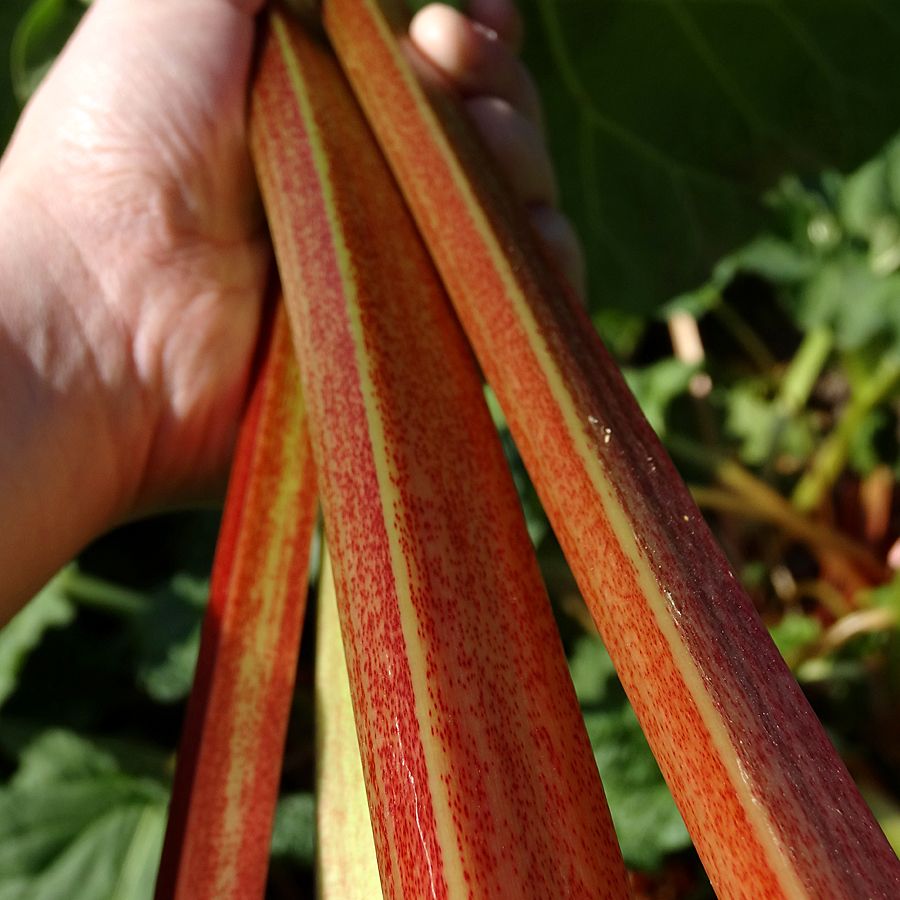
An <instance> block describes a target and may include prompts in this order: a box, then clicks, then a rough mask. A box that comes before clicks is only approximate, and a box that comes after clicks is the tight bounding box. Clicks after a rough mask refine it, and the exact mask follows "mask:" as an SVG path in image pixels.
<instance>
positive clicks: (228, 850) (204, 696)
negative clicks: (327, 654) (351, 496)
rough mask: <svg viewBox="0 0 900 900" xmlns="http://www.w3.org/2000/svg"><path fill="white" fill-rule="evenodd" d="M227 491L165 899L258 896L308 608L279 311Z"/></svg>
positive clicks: (305, 528)
mask: <svg viewBox="0 0 900 900" xmlns="http://www.w3.org/2000/svg"><path fill="white" fill-rule="evenodd" d="M264 346H266V350H265V358H264V360H263V361H262V365H261V367H260V369H259V372H258V375H257V378H256V382H255V387H254V390H253V395H252V397H251V401H250V405H249V407H248V409H247V412H246V414H245V418H244V421H243V424H242V426H241V432H240V436H239V439H238V446H237V450H236V453H235V462H234V466H233V468H232V472H231V480H230V483H229V486H228V496H227V498H226V501H225V514H224V517H223V520H222V526H221V531H220V533H219V542H218V546H217V548H216V558H215V563H214V566H213V575H212V584H211V589H210V600H209V607H208V609H207V613H206V618H205V620H204V623H203V633H202V637H201V640H200V655H199V658H198V661H197V673H196V676H195V678H194V687H193V690H192V692H191V697H190V701H189V703H188V708H187V713H186V714H185V723H184V731H183V734H182V737H181V747H180V750H179V754H178V765H177V769H176V773H175V784H174V788H173V792H172V804H171V810H170V813H169V826H168V830H167V832H166V840H165V845H164V848H163V858H162V863H161V865H160V872H159V877H158V879H157V885H156V896H157V897H158V898H160V900H170V898H173V897H179V898H185V900H203V898H217V900H223V898H233V900H246V898H248V897H262V896H263V893H264V891H265V885H266V873H267V871H268V865H269V843H270V840H271V831H272V821H273V816H274V812H275V803H276V800H277V799H278V784H279V780H280V777H281V758H282V754H283V753H284V739H285V730H286V728H287V719H288V713H289V711H290V706H291V696H292V694H293V687H294V673H295V670H296V666H297V652H298V648H299V643H300V630H301V627H302V623H303V614H304V611H305V608H306V592H307V567H308V563H309V550H310V539H311V536H312V530H313V527H314V524H315V511H316V493H315V472H314V470H313V464H312V452H311V449H310V444H309V432H308V431H307V427H306V415H305V412H304V406H303V400H302V398H301V395H300V378H299V373H298V370H297V364H296V362H295V359H294V351H293V347H292V344H291V339H290V332H289V330H288V328H287V319H286V317H285V314H284V310H283V308H282V307H281V306H280V304H279V307H278V309H277V311H276V314H275V320H274V323H273V326H272V329H271V335H270V337H269V338H268V342H267V344H265V345H264Z"/></svg>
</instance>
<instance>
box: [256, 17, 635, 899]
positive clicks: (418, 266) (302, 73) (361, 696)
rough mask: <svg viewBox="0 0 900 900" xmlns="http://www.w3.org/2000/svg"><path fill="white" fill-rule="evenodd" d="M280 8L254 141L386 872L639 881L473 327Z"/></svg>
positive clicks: (402, 881) (324, 69) (574, 892)
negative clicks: (498, 429) (480, 365)
mask: <svg viewBox="0 0 900 900" xmlns="http://www.w3.org/2000/svg"><path fill="white" fill-rule="evenodd" d="M270 23H271V31H270V33H269V36H268V38H267V40H266V43H265V46H264V48H263V52H262V56H261V60H260V72H259V76H258V82H257V88H256V90H255V94H254V102H253V109H252V116H251V123H252V127H251V132H252V147H253V152H254V157H255V160H256V163H257V168H258V171H259V174H260V181H261V185H262V189H263V197H264V201H265V204H266V209H267V212H268V215H269V219H270V225H271V229H272V233H273V237H274V241H275V247H276V255H277V257H278V263H279V268H280V272H281V277H282V281H283V283H284V285H285V292H286V299H287V303H288V307H289V310H290V313H291V316H292V326H293V329H294V335H295V340H296V342H297V345H298V351H299V358H300V360H301V370H302V379H303V385H304V395H305V397H306V398H307V402H308V406H309V417H310V429H311V432H312V437H313V448H314V454H315V457H316V463H317V472H318V477H319V486H320V494H321V498H322V507H323V513H324V516H325V523H326V530H327V533H328V542H329V547H330V549H331V553H332V557H333V560H334V571H335V582H336V588H337V595H338V601H339V608H340V617H341V624H342V631H343V634H344V643H345V647H346V650H347V663H348V669H349V673H350V683H351V692H352V695H353V700H354V708H355V714H356V721H357V731H358V734H359V741H360V747H361V751H362V760H363V771H364V774H365V778H366V783H367V792H368V797H369V805H370V808H371V810H372V820H373V832H374V837H375V844H376V848H377V851H378V856H379V867H380V870H381V878H382V886H383V889H384V893H385V894H386V895H387V896H391V897H401V896H402V897H409V898H417V900H418V898H426V897H461V896H473V897H497V896H516V897H581V896H584V897H623V896H627V894H628V888H627V881H626V877H625V871H624V867H623V865H622V861H621V857H620V854H619V850H618V847H617V845H616V842H615V837H614V834H613V831H612V826H611V822H610V819H609V813H608V811H607V808H606V803H605V800H604V798H603V794H602V789H601V787H600V784H599V779H598V776H597V771H596V766H595V763H594V760H593V755H592V753H591V750H590V746H589V743H588V741H587V736H586V734H585V732H584V726H583V723H582V720H581V715H580V712H579V709H578V706H577V702H576V700H575V696H574V692H573V690H572V686H571V682H570V680H569V677H568V672H567V668H566V665H565V658H564V655H563V652H562V647H561V644H560V641H559V636H558V634H557V633H556V629H555V625H554V622H553V618H552V615H551V612H550V608H549V604H548V602H547V598H546V594H545V592H544V589H543V586H542V584H541V582H540V577H539V573H538V570H537V565H536V561H535V558H534V554H533V551H532V549H531V545H530V542H529V541H528V537H527V533H526V531H525V527H524V522H523V520H522V515H521V511H520V509H519V505H518V498H517V496H516V493H515V489H514V487H513V485H512V481H511V478H510V476H509V472H508V471H507V469H506V464H505V460H504V458H503V454H502V450H501V448H500V444H499V441H498V439H497V436H496V434H495V432H494V429H493V425H492V423H491V420H490V416H489V414H488V412H487V409H486V407H485V405H484V401H483V397H482V390H481V382H480V379H479V376H478V373H477V370H476V368H475V366H474V363H473V360H472V358H471V353H470V351H469V348H468V346H467V344H466V342H465V339H464V338H463V336H462V334H461V332H460V330H459V327H458V325H457V323H456V320H455V318H454V317H453V314H452V312H451V311H450V309H449V307H448V305H447V302H446V297H445V295H444V293H443V290H442V288H441V285H440V282H439V281H438V279H437V276H436V274H435V272H434V269H433V268H432V266H431V263H430V261H429V259H428V257H427V254H426V252H425V250H424V247H423V246H422V244H421V241H420V239H419V237H418V235H417V232H416V229H415V227H414V225H413V223H412V221H411V219H410V218H409V215H408V213H407V212H406V209H405V207H404V205H403V203H402V200H401V199H400V197H399V194H398V192H397V190H396V187H395V186H394V184H393V180H392V178H391V176H390V174H389V172H388V170H387V168H386V166H385V164H384V162H383V160H382V158H381V156H380V154H379V153H378V151H377V149H376V147H375V145H374V142H373V141H372V139H371V136H370V135H369V132H368V130H367V128H366V126H365V124H364V122H363V120H362V118H361V115H360V113H359V111H358V109H357V107H356V105H355V103H354V102H353V100H352V97H351V95H350V93H349V90H348V89H347V87H346V84H345V83H344V81H343V79H342V77H341V76H340V74H339V71H338V69H337V67H336V65H335V63H334V62H333V60H332V59H331V57H330V55H329V54H328V53H327V52H326V51H324V50H323V49H322V48H321V47H320V46H318V45H317V44H315V43H314V42H313V41H312V40H311V39H310V38H308V37H306V36H304V35H303V34H302V33H299V32H298V31H297V30H296V28H295V27H294V26H292V25H290V24H289V22H288V21H287V20H285V19H284V18H282V17H280V16H278V15H277V14H276V15H273V16H272V18H271V20H270Z"/></svg>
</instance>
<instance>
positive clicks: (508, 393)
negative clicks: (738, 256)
mask: <svg viewBox="0 0 900 900" xmlns="http://www.w3.org/2000/svg"><path fill="white" fill-rule="evenodd" d="M323 15H324V21H325V25H326V29H327V31H328V33H329V35H330V37H331V39H332V42H333V44H334V47H335V49H336V51H337V54H338V56H339V58H340V60H341V62H342V64H343V66H344V68H345V71H346V73H347V74H348V76H349V79H350V81H351V83H352V84H353V87H354V90H355V92H356V95H357V97H358V99H359V100H360V102H361V104H362V106H363V107H364V109H365V110H366V114H367V116H368V118H369V121H370V123H371V124H372V127H373V129H374V130H375V132H376V134H377V136H378V139H379V141H380V143H381V146H382V149H383V150H384V152H385V154H386V155H387V157H388V159H389V161H390V163H391V165H392V167H393V170H394V172H395V175H396V177H397V179H398V181H399V182H400V185H401V188H402V189H403V192H404V194H405V196H406V199H407V201H408V203H409V204H410V207H411V209H412V211H413V213H414V215H415V217H416V220H417V222H418V225H419V228H420V231H421V233H422V235H423V237H424V239H425V240H426V242H427V244H428V246H429V248H430V250H431V253H432V255H433V258H434V260H435V262H436V264H437V266H438V269H439V270H440V272H441V275H442V277H443V280H444V284H445V285H446V287H447V289H448V291H449V293H450V295H451V297H452V299H453V301H454V304H455V307H456V311H457V314H458V315H459V318H460V321H461V323H462V325H463V327H464V329H465V331H466V333H467V335H468V337H469V339H470V340H471V342H472V345H473V347H474V349H475V351H476V354H477V356H478V359H479V361H480V363H481V365H482V368H483V370H484V372H485V374H486V376H487V378H488V380H489V382H490V383H491V385H492V386H493V388H494V390H495V391H496V393H497V396H498V397H499V399H500V402H501V405H502V407H503V409H504V412H505V414H506V417H507V419H508V421H509V423H510V427H511V429H512V433H513V436H514V437H515V440H516V442H517V444H518V447H519V449H520V451H521V453H522V456H523V458H524V460H525V463H526V465H527V466H528V469H529V471H530V473H531V476H532V478H533V480H534V482H535V485H536V487H537V489H538V491H539V493H540V496H541V498H542V500H543V503H544V506H545V508H546V510H547V513H548V515H549V517H550V520H551V522H552V524H553V527H554V529H555V531H556V534H557V536H558V537H559V539H560V542H561V544H562V546H563V549H564V550H565V553H566V555H567V557H568V559H569V562H570V564H571V566H572V569H573V572H574V573H575V576H576V578H577V580H578V583H579V586H580V588H581V590H582V592H583V594H584V596H585V598H586V600H587V603H588V605H589V607H590V610H591V612H592V615H593V617H594V619H595V621H596V622H597V625H598V627H599V629H600V631H601V633H602V635H603V638H604V641H605V642H606V645H607V647H608V648H609V651H610V654H611V655H612V657H613V660H614V662H615V665H616V668H617V670H618V673H619V675H620V677H621V679H622V681H623V684H624V685H625V688H626V690H627V692H628V695H629V697H630V699H631V702H632V704H633V705H634V707H635V710H636V712H637V714H638V717H639V719H640V721H641V724H642V726H643V728H644V731H645V732H646V734H647V737H648V739H649V740H650V743H651V745H652V747H653V750H654V753H655V754H656V757H657V759H658V761H659V763H660V765H661V767H662V770H663V772H664V774H665V777H666V780H667V781H668V783H669V786H670V787H671V789H672V792H673V794H674V796H675V798H676V800H677V802H678V805H679V808H680V809H681V812H682V814H683V816H684V818H685V821H686V823H687V825H688V828H689V829H690V832H691V834H692V836H693V838H694V842H695V844H696V846H697V849H698V851H699V853H700V855H701V857H702V859H703V861H704V864H705V865H706V868H707V871H708V872H709V875H710V878H711V879H712V882H713V885H714V887H715V888H716V890H717V892H718V893H719V895H720V896H729V897H737V896H747V897H767V896H792V897H799V896H807V897H812V898H822V897H884V898H894V897H898V896H900V864H898V861H897V858H896V857H895V855H894V853H893V852H892V851H891V849H890V847H889V846H888V844H887V842H886V840H885V839H884V836H883V834H882V833H881V831H880V829H879V827H878V825H877V823H876V822H875V820H874V818H873V817H872V815H871V813H870V811H869V809H868V808H867V807H866V805H865V803H864V802H863V800H862V799H861V798H860V795H859V793H858V792H857V790H856V788H855V786H854V784H853V782H852V780H851V779H850V776H849V774H848V772H847V770H846V768H845V766H844V765H843V763H842V762H841V760H840V758H839V757H838V755H837V754H836V752H835V751H834V748H833V747H832V746H831V744H830V742H829V741H828V739H827V737H826V735H825V733H824V731H823V729H822V727H821V725H820V724H819V722H818V721H817V719H816V717H815V715H814V714H813V712H812V710H811V709H810V707H809V704H808V703H807V701H806V699H805V698H804V696H803V694H802V692H801V691H800V689H799V687H798V686H797V683H796V682H795V681H794V679H793V677H792V676H791V674H790V672H789V670H788V669H787V667H786V666H785V665H784V663H783V662H782V660H781V658H780V657H779V655H778V652H777V650H776V649H775V647H774V645H773V644H772V642H771V640H770V639H769V636H768V634H767V633H766V631H765V629H764V628H763V626H762V624H761V623H760V620H759V618H758V616H757V615H756V613H755V611H754V609H753V606H752V604H751V601H750V600H749V598H748V597H747V595H746V593H745V592H744V591H743V590H742V588H741V586H740V585H739V583H738V581H737V580H736V579H735V577H734V575H733V574H732V572H731V570H730V569H729V567H728V563H727V562H726V560H725V559H724V557H723V555H722V553H721V552H720V550H719V548H718V547H717V546H716V544H715V541H714V539H713V538H712V536H711V534H710V532H709V530H708V529H707V527H706V526H705V525H704V523H703V520H702V518H701V516H700V514H699V512H698V511H697V508H696V506H695V505H694V503H693V502H692V500H691V498H690V496H689V494H688V492H687V490H686V489H685V487H684V485H683V483H682V481H681V479H680V478H679V476H678V474H677V473H676V471H675V469H674V467H673V466H672V464H671V462H670V460H669V458H668V456H667V455H666V453H665V451H664V450H663V448H662V446H661V445H660V443H659V441H658V440H657V438H656V436H655V435H654V434H653V432H652V430H651V429H650V427H649V426H648V424H647V422H646V421H645V419H644V417H643V416H642V414H641V412H640V410H639V408H638V406H637V404H636V403H635V401H634V398H633V397H632V395H631V394H630V392H629V391H628V390H627V388H626V386H625V384H624V382H623V380H622V378H621V376H620V374H619V372H618V370H617V368H616V366H615V364H614V363H613V361H612V359H611V358H610V356H609V354H608V353H607V351H606V350H605V349H604V348H603V346H602V345H601V343H600V341H599V339H598V337H597V335H596V333H595V331H594V329H593V328H592V327H591V324H590V321H589V319H588V317H587V316H586V315H585V313H584V312H583V311H582V310H581V309H580V308H579V304H578V303H577V302H576V300H575V299H574V297H573V296H572V293H571V291H570V290H569V289H568V288H567V287H566V286H565V285H564V284H563V280H562V279H561V278H560V277H559V275H558V273H557V272H556V271H555V270H554V268H553V266H552V265H551V264H550V263H548V261H547V259H546V257H545V256H544V255H543V253H542V252H541V249H540V247H539V246H538V244H537V241H536V239H535V237H534V235H533V234H532V233H531V231H530V230H529V228H528V225H527V222H526V217H525V216H524V215H523V212H522V210H521V209H519V208H518V207H517V206H516V205H515V204H514V203H513V202H512V201H511V199H510V194H509V192H508V191H507V190H506V189H505V186H504V185H503V183H502V181H501V179H500V178H498V177H497V176H496V175H495V174H494V169H493V168H492V165H491V162H490V160H489V159H487V158H486V154H485V152H484V151H483V149H482V148H481V146H480V145H479V144H478V142H477V140H475V138H474V136H473V134H472V132H471V129H470V128H469V127H468V125H467V123H466V122H465V121H464V117H463V116H462V114H461V111H460V108H459V106H458V103H457V102H455V100H454V98H453V97H451V96H450V93H449V92H448V91H447V90H446V88H445V85H444V84H443V83H442V81H441V79H440V78H439V77H438V76H437V75H436V73H434V72H429V71H428V67H427V66H426V65H425V64H424V62H422V61H421V60H418V64H417V65H416V68H417V69H418V70H419V75H420V77H421V78H422V81H421V82H420V78H419V77H417V76H416V74H415V73H414V71H413V68H412V67H411V66H410V64H409V61H408V59H409V58H410V57H411V56H412V51H411V50H410V48H409V47H404V46H403V44H404V36H405V35H406V28H407V12H406V9H405V4H403V3H401V2H399V0H325V3H324V9H323Z"/></svg>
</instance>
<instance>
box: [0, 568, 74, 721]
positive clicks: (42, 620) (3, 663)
mask: <svg viewBox="0 0 900 900" xmlns="http://www.w3.org/2000/svg"><path fill="white" fill-rule="evenodd" d="M65 577H66V572H65V571H63V572H61V573H60V574H59V575H57V576H56V578H53V579H52V580H51V581H50V582H49V583H48V584H47V586H46V587H45V588H44V589H43V590H42V591H41V592H40V593H39V594H38V595H37V596H36V597H35V598H34V599H33V600H32V601H31V602H30V603H29V604H28V605H27V606H26V607H25V608H24V609H23V610H22V611H21V612H20V613H19V614H18V615H17V616H16V617H15V618H14V619H13V620H12V621H11V622H10V623H9V624H8V625H7V626H6V627H5V628H4V629H3V630H2V631H0V707H2V706H3V703H4V701H5V700H6V699H7V698H8V697H9V696H10V695H11V694H12V693H13V692H14V691H15V687H16V682H17V681H18V678H19V670H20V669H21V667H22V664H23V662H24V661H25V658H26V657H27V656H28V654H29V653H30V652H31V651H32V650H33V649H34V648H35V647H36V646H37V645H38V644H39V643H40V641H41V638H42V637H43V635H44V632H45V631H46V630H47V629H48V628H55V627H59V626H61V625H67V624H68V623H69V622H70V621H71V620H72V616H73V615H74V609H73V607H72V604H71V603H70V602H69V600H68V598H67V597H66V595H65V591H64V589H63V585H64V582H65Z"/></svg>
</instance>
